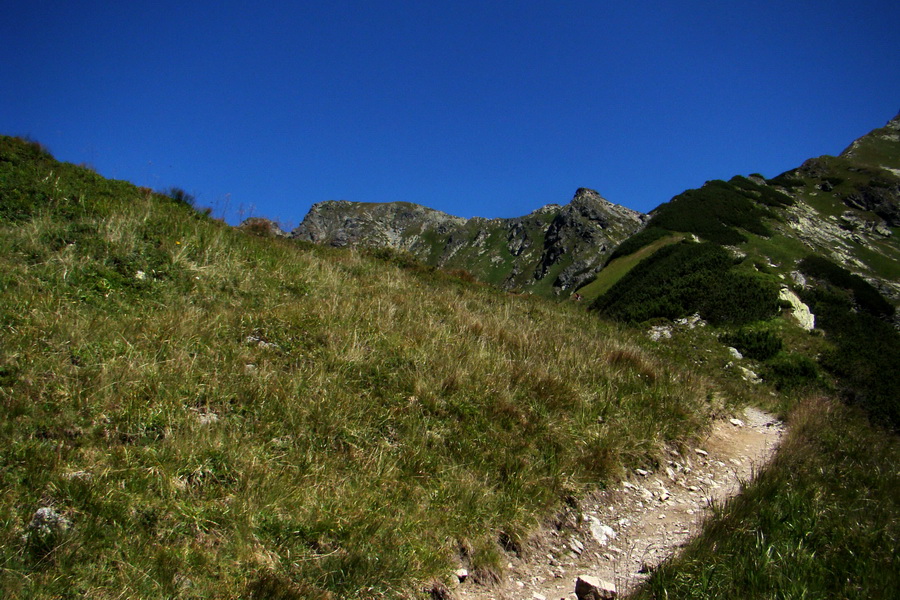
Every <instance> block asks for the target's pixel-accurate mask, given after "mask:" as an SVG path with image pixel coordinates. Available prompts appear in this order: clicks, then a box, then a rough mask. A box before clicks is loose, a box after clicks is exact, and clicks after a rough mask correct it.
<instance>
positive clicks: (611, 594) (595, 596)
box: [575, 575, 618, 600]
mask: <svg viewBox="0 0 900 600" xmlns="http://www.w3.org/2000/svg"><path fill="white" fill-rule="evenodd" d="M575 595H576V596H577V597H578V600H612V599H613V598H616V597H618V592H617V591H616V585H615V584H614V583H612V582H609V581H604V580H602V579H600V578H599V577H593V576H591V575H580V576H579V577H578V578H577V579H576V580H575Z"/></svg>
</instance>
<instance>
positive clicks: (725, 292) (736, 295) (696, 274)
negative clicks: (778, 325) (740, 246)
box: [591, 242, 778, 325]
mask: <svg viewBox="0 0 900 600" xmlns="http://www.w3.org/2000/svg"><path fill="white" fill-rule="evenodd" d="M734 266H735V263H734V259H733V258H732V257H731V255H730V254H729V253H728V251H727V250H725V249H724V248H722V247H720V246H717V245H716V244H713V243H709V242H704V243H700V244H696V243H691V242H682V243H680V244H674V245H671V246H667V247H665V248H662V249H660V250H659V251H657V252H656V253H655V254H654V255H653V256H651V257H649V258H647V259H645V260H644V261H642V262H641V263H640V264H638V265H637V266H636V267H634V268H633V269H632V270H631V271H629V272H628V274H626V275H625V276H624V277H623V278H622V279H620V280H619V281H618V282H617V283H616V284H615V285H613V287H612V288H610V290H609V291H608V292H607V293H606V294H604V295H602V296H600V297H599V298H597V300H596V301H594V303H593V304H592V305H591V308H592V309H594V310H597V311H599V312H602V313H603V314H605V315H607V316H610V317H612V318H614V319H617V320H621V321H629V322H641V321H646V320H648V319H652V318H657V317H662V318H667V319H677V318H680V317H684V316H687V315H690V314H694V313H699V314H700V315H701V316H702V317H703V318H704V319H706V320H708V321H710V322H711V323H714V324H738V325H740V324H745V323H750V322H753V321H758V320H761V319H765V318H768V317H770V316H772V315H774V314H775V313H776V312H777V311H778V292H777V289H776V288H775V286H774V285H772V284H771V283H769V282H768V281H766V280H764V279H763V278H761V277H760V276H757V275H753V274H750V273H746V272H741V271H738V270H736V269H734Z"/></svg>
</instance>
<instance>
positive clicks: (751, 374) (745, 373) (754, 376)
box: [738, 367, 762, 384]
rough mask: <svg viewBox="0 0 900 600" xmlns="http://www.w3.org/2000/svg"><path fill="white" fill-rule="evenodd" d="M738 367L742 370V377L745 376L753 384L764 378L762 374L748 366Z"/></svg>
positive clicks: (760, 381)
mask: <svg viewBox="0 0 900 600" xmlns="http://www.w3.org/2000/svg"><path fill="white" fill-rule="evenodd" d="M738 369H740V370H741V377H743V378H744V379H745V380H746V381H749V382H750V383H753V384H757V383H762V379H761V378H760V376H759V375H757V374H756V373H754V372H753V371H751V370H750V369H748V368H746V367H738Z"/></svg>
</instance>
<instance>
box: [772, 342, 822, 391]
mask: <svg viewBox="0 0 900 600" xmlns="http://www.w3.org/2000/svg"><path fill="white" fill-rule="evenodd" d="M778 341H779V345H780V342H781V340H778ZM763 379H765V380H766V381H768V382H769V383H771V384H772V385H774V386H775V388H776V389H779V390H782V391H785V390H794V389H798V388H803V387H808V386H811V385H814V384H815V383H816V382H817V381H818V380H819V368H818V366H816V363H815V361H814V360H812V359H811V358H809V357H808V356H804V355H802V354H794V353H780V354H778V355H777V356H775V357H774V358H773V359H772V360H770V361H768V362H767V363H766V365H765V368H764V370H763Z"/></svg>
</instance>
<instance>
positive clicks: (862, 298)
mask: <svg viewBox="0 0 900 600" xmlns="http://www.w3.org/2000/svg"><path fill="white" fill-rule="evenodd" d="M798 266H799V267H800V271H801V272H802V273H803V274H804V275H807V276H809V277H815V278H817V279H822V280H824V281H826V282H828V283H830V284H831V285H832V286H835V287H837V288H841V289H843V290H846V291H849V292H851V293H852V294H853V300H854V302H855V304H856V306H857V308H859V309H860V310H863V311H865V312H867V313H869V314H870V315H873V316H876V317H891V316H893V315H894V310H895V309H894V306H893V305H892V304H891V303H890V302H888V301H887V300H885V299H884V297H883V296H882V295H881V294H880V293H879V292H878V290H876V289H875V288H874V287H873V286H872V285H871V284H870V283H869V282H867V281H866V280H865V279H863V278H862V277H860V276H859V275H854V274H853V273H851V272H850V271H848V270H847V269H845V268H843V267H840V266H838V265H836V264H834V263H833V262H831V261H830V260H828V259H826V258H823V257H821V256H816V255H810V256H807V257H806V258H804V259H803V260H801V261H800V264H799V265H798Z"/></svg>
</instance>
